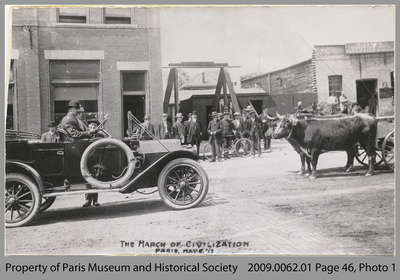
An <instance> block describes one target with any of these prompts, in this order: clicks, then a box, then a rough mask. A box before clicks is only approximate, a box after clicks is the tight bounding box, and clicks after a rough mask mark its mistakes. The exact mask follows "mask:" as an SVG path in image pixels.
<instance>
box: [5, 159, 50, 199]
mask: <svg viewBox="0 0 400 280" xmlns="http://www.w3.org/2000/svg"><path fill="white" fill-rule="evenodd" d="M10 169H11V170H10ZM13 169H15V170H13ZM19 170H23V172H22V173H23V174H26V175H28V176H29V177H31V178H32V179H33V180H34V181H35V183H36V184H37V186H38V188H39V191H40V192H42V191H43V190H44V186H43V179H42V176H40V174H39V172H37V171H36V169H35V168H33V167H32V166H30V165H28V164H27V163H24V162H21V161H16V160H7V161H6V173H8V172H14V171H15V172H18V171H19Z"/></svg>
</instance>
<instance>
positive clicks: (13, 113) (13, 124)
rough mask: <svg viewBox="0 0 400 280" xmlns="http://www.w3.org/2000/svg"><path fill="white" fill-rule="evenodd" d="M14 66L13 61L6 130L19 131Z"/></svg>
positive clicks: (11, 64)
mask: <svg viewBox="0 0 400 280" xmlns="http://www.w3.org/2000/svg"><path fill="white" fill-rule="evenodd" d="M14 64H15V62H14V60H11V63H10V73H9V81H8V98H7V119H6V129H17V92H16V84H15V68H14V67H15V66H14Z"/></svg>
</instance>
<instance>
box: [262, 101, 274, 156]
mask: <svg viewBox="0 0 400 280" xmlns="http://www.w3.org/2000/svg"><path fill="white" fill-rule="evenodd" d="M260 118H261V128H262V129H261V130H262V134H261V138H263V140H264V150H266V151H270V149H271V137H272V133H273V126H272V121H273V120H274V117H272V116H271V115H270V114H269V113H268V108H267V107H265V108H264V110H263V113H262V114H261V116H260Z"/></svg>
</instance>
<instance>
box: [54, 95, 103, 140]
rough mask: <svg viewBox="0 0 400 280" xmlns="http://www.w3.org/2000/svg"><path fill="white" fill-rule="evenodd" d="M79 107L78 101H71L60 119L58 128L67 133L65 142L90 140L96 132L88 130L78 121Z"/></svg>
mask: <svg viewBox="0 0 400 280" xmlns="http://www.w3.org/2000/svg"><path fill="white" fill-rule="evenodd" d="M80 110H81V105H80V103H79V101H76V100H71V101H70V102H69V103H68V113H67V114H66V115H65V116H64V117H63V118H62V120H61V123H60V125H59V126H60V128H61V129H63V130H64V131H65V132H66V133H67V139H66V140H67V141H68V140H71V141H72V140H75V139H82V138H90V137H91V136H92V135H93V134H95V133H96V132H97V131H95V130H89V129H88V128H87V126H85V124H84V122H82V120H79V114H81V113H82V112H80Z"/></svg>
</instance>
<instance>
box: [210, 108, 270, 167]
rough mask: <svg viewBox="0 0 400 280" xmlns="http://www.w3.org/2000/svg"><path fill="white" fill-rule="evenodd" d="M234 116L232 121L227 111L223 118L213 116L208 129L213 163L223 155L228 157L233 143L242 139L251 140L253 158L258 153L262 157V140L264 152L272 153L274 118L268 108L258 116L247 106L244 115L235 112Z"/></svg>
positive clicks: (215, 113) (216, 114)
mask: <svg viewBox="0 0 400 280" xmlns="http://www.w3.org/2000/svg"><path fill="white" fill-rule="evenodd" d="M233 116H234V119H233V120H232V119H231V114H230V113H229V112H228V111H227V110H225V111H224V113H223V114H222V116H221V115H219V114H218V113H217V112H213V113H212V114H211V117H212V120H211V121H210V122H209V124H208V128H207V132H208V134H209V143H210V145H211V152H212V159H211V161H216V159H218V160H221V159H222V153H223V154H224V155H228V154H229V147H230V146H231V145H232V142H233V141H234V140H235V139H240V138H249V139H250V140H251V142H252V143H253V145H252V154H253V156H255V153H256V152H257V154H258V156H259V157H261V140H264V150H266V151H270V148H271V136H272V121H273V120H274V118H273V117H271V116H270V115H269V114H268V108H265V109H264V110H263V113H262V114H261V115H258V114H257V112H256V110H255V109H254V108H253V107H252V106H247V107H246V108H245V109H243V110H242V114H240V113H239V112H235V113H234V114H233Z"/></svg>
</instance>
